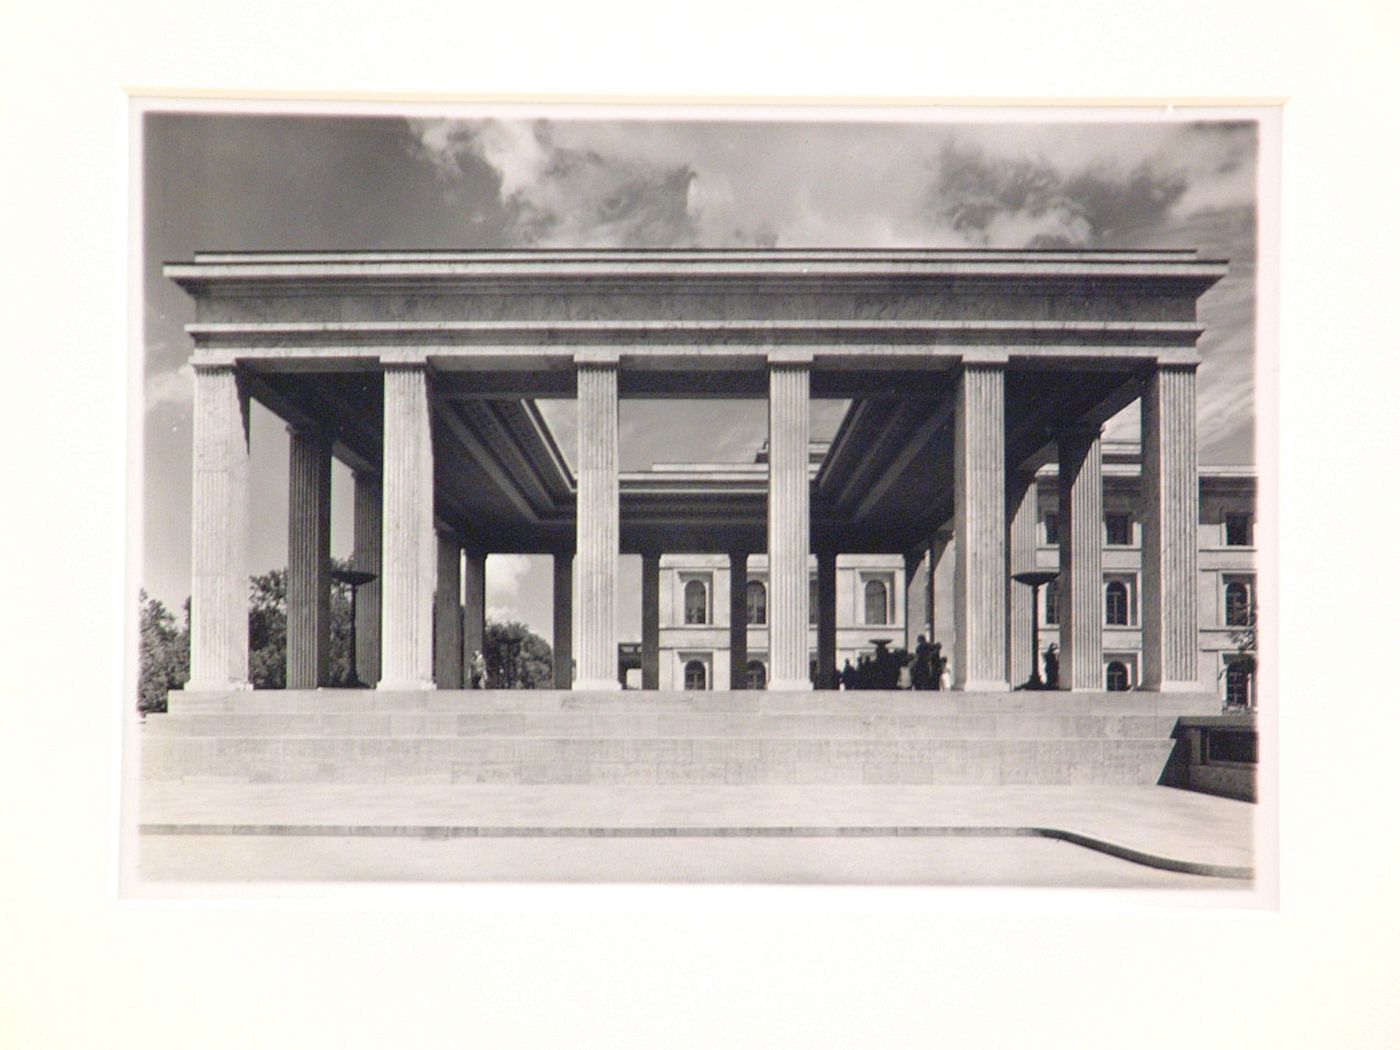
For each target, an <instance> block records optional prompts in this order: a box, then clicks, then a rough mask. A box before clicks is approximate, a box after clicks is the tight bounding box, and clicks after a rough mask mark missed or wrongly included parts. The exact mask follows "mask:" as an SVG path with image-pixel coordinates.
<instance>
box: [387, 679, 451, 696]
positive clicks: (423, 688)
mask: <svg viewBox="0 0 1400 1050" xmlns="http://www.w3.org/2000/svg"><path fill="white" fill-rule="evenodd" d="M374 688H375V689H377V690H378V691H379V692H381V693H423V692H427V691H429V690H435V689H437V683H436V682H434V681H432V680H431V679H429V680H427V681H424V680H422V679H419V678H410V679H408V680H406V681H403V682H387V681H386V682H380V683H379V684H378V685H376V686H375V687H374Z"/></svg>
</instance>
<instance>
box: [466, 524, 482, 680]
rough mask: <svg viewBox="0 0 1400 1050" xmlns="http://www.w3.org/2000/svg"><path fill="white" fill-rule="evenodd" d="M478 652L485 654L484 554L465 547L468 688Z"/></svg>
mask: <svg viewBox="0 0 1400 1050" xmlns="http://www.w3.org/2000/svg"><path fill="white" fill-rule="evenodd" d="M478 652H481V653H485V652H486V555H485V554H483V553H482V552H480V551H474V550H472V549H471V548H470V547H469V548H467V549H466V550H465V551H464V552H463V558H462V669H463V677H464V678H467V679H468V681H467V684H468V685H470V684H471V682H470V679H469V675H470V673H471V666H472V658H473V657H475V656H476V654H477V653H478ZM485 685H486V683H485V682H483V683H482V688H485Z"/></svg>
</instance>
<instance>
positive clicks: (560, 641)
mask: <svg viewBox="0 0 1400 1050" xmlns="http://www.w3.org/2000/svg"><path fill="white" fill-rule="evenodd" d="M573 680H574V554H573V551H555V552H554V688H555V689H568V688H569V687H570V686H571V685H572V684H573Z"/></svg>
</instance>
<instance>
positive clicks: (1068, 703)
mask: <svg viewBox="0 0 1400 1050" xmlns="http://www.w3.org/2000/svg"><path fill="white" fill-rule="evenodd" d="M1219 710H1220V701H1219V699H1218V698H1217V697H1216V696H1214V695H1213V694H1210V693H1152V692H1127V693H1106V692H1104V693H1101V692H1095V693H1059V692H1012V693H961V692H917V693H916V692H909V691H874V690H872V691H868V692H867V691H860V692H826V691H814V692H805V693H780V692H773V693H770V692H762V691H747V692H746V691H714V692H680V691H655V692H641V691H636V690H631V691H615V692H596V693H595V692H573V691H569V690H554V689H541V690H496V689H492V690H461V689H459V690H428V691H423V692H380V691H378V690H369V689H359V690H354V689H315V690H266V691H263V690H258V691H248V692H228V693H213V692H210V693H186V692H183V691H178V690H177V691H174V692H172V693H171V694H170V711H171V713H172V714H196V713H204V714H218V713H223V714H266V715H292V714H316V713H326V712H337V713H345V714H355V713H363V714H375V713H396V714H406V713H419V712H422V713H439V714H448V713H456V714H491V713H506V714H523V713H529V712H535V713H544V712H564V711H574V712H587V713H593V714H609V713H614V714H631V713H636V714H649V713H657V712H663V711H670V712H691V713H705V714H738V713H750V714H828V715H851V714H854V715H920V714H924V715H931V714H938V715H960V714H988V713H991V714H999V713H1025V714H1032V713H1042V714H1044V713H1054V714H1162V715H1168V714H1171V715H1187V714H1218V713H1219Z"/></svg>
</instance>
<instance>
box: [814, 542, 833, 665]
mask: <svg viewBox="0 0 1400 1050" xmlns="http://www.w3.org/2000/svg"><path fill="white" fill-rule="evenodd" d="M836 674H837V668H836V552H835V551H832V550H819V551H817V688H818V689H835V688H836Z"/></svg>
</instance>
